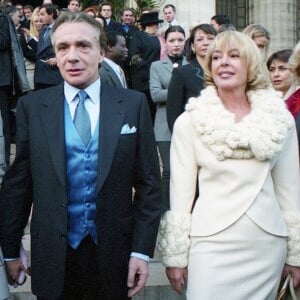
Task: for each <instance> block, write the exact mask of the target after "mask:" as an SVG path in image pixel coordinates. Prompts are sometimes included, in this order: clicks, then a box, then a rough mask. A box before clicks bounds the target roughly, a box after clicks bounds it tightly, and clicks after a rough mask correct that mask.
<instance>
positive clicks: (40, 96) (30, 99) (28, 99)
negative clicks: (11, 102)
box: [19, 85, 63, 104]
mask: <svg viewBox="0 0 300 300" xmlns="http://www.w3.org/2000/svg"><path fill="white" fill-rule="evenodd" d="M59 91H62V92H63V88H62V85H59V86H55V87H50V88H46V89H42V90H38V91H35V92H30V93H28V94H27V95H24V96H22V97H20V99H19V101H22V102H23V103H25V104H27V103H41V102H43V101H45V99H47V98H48V97H49V95H52V94H54V93H55V94H57V93H58V92H59Z"/></svg>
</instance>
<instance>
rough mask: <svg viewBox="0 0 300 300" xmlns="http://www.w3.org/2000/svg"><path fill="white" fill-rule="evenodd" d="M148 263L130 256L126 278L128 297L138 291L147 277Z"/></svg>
mask: <svg viewBox="0 0 300 300" xmlns="http://www.w3.org/2000/svg"><path fill="white" fill-rule="evenodd" d="M148 275H149V270H148V263H147V262H146V261H144V260H142V259H140V258H137V257H133V256H132V257H130V260H129V270H128V278H127V286H128V287H129V290H128V297H129V298H131V297H133V296H135V295H136V294H137V293H139V292H140V291H141V290H142V289H143V287H144V285H145V283H146V280H147V278H148Z"/></svg>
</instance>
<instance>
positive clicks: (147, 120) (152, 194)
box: [132, 96, 161, 257]
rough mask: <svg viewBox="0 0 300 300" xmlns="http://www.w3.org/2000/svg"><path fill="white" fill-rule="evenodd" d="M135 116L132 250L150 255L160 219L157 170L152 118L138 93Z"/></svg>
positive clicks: (152, 251) (143, 98) (158, 173)
mask: <svg viewBox="0 0 300 300" xmlns="http://www.w3.org/2000/svg"><path fill="white" fill-rule="evenodd" d="M139 118H140V119H139V129H138V146H137V147H138V148H137V154H136V164H135V182H134V188H135V194H134V209H135V228H134V236H133V247H132V251H133V252H137V253H142V254H145V255H148V256H150V257H152V256H153V253H154V248H155V243H156V235H157V230H158V225H159V220H160V208H161V207H160V206H161V205H160V190H159V189H160V171H159V163H158V155H157V150H156V143H155V139H154V133H153V127H152V121H151V117H150V113H149V109H148V106H147V100H146V98H145V96H142V101H141V106H140V117H139Z"/></svg>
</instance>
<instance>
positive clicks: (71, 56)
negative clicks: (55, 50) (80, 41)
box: [68, 47, 79, 61]
mask: <svg viewBox="0 0 300 300" xmlns="http://www.w3.org/2000/svg"><path fill="white" fill-rule="evenodd" d="M68 60H69V61H78V60H79V54H78V49H77V48H76V47H70V49H69V52H68Z"/></svg>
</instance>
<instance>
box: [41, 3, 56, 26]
mask: <svg viewBox="0 0 300 300" xmlns="http://www.w3.org/2000/svg"><path fill="white" fill-rule="evenodd" d="M39 17H40V20H41V22H42V23H43V25H50V24H52V23H53V22H54V20H53V15H48V13H47V11H46V8H45V7H42V8H41V9H40V12H39Z"/></svg>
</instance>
